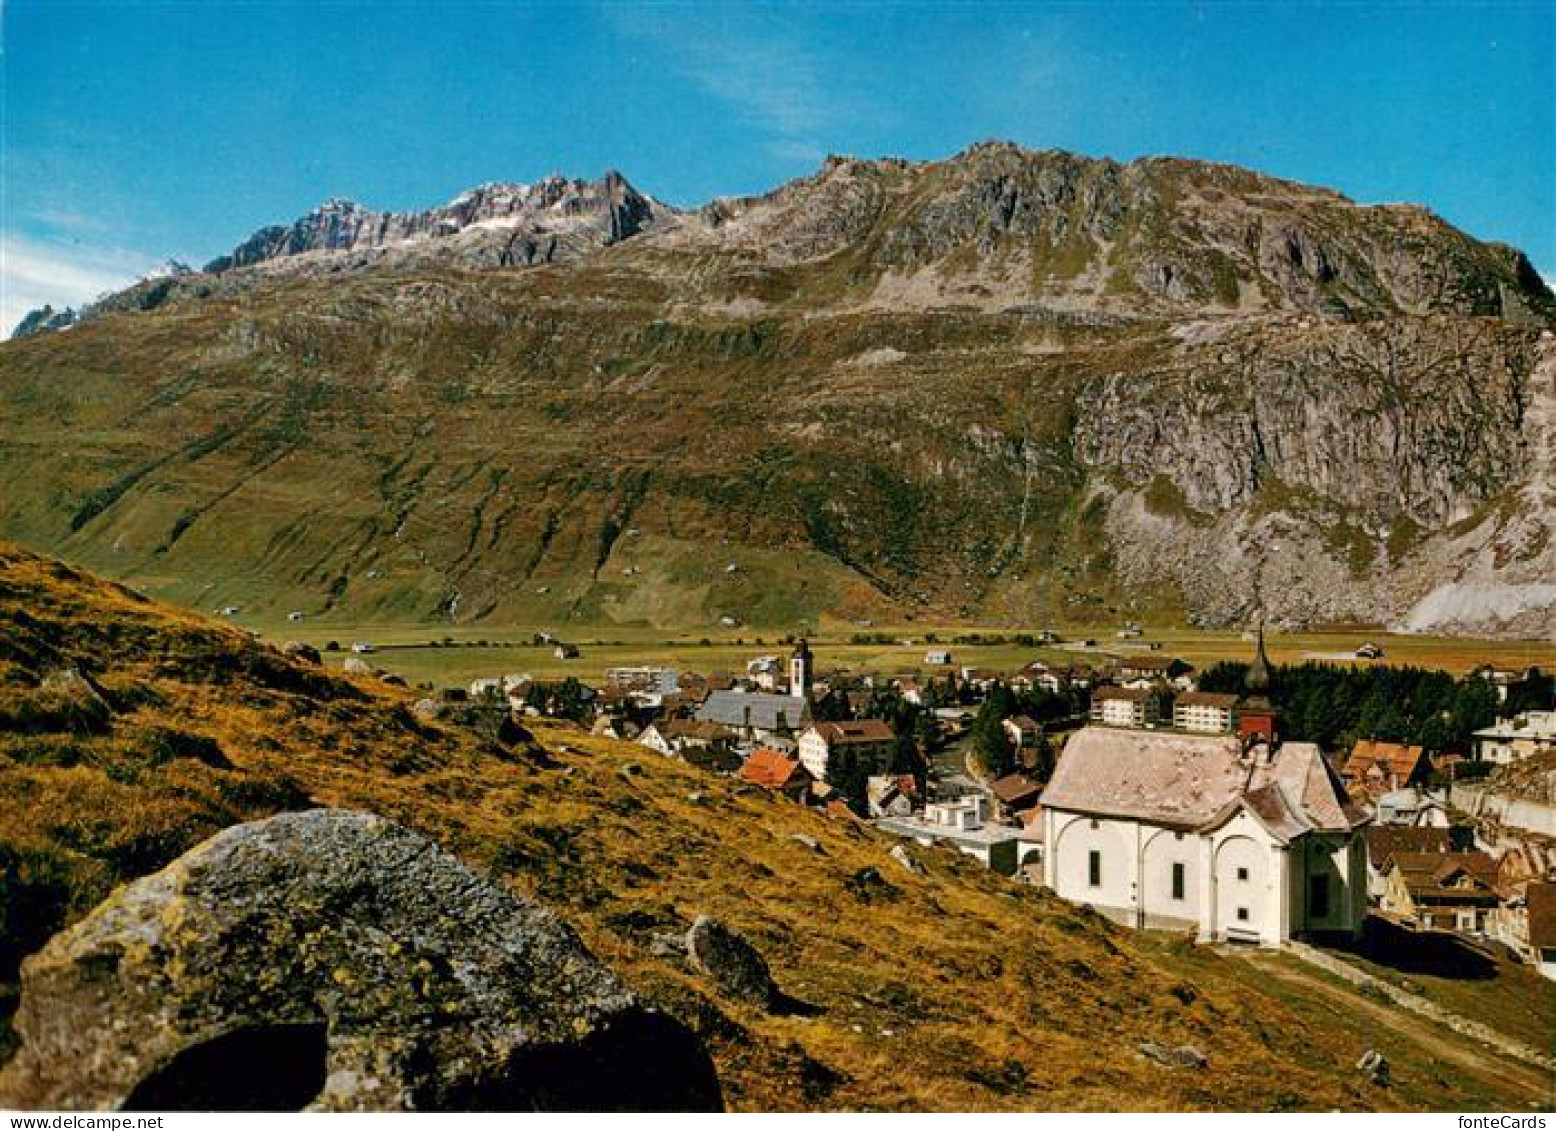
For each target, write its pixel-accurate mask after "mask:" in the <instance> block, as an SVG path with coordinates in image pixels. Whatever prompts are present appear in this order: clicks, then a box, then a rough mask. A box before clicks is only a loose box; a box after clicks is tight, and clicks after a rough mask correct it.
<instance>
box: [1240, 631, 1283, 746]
mask: <svg viewBox="0 0 1556 1131" xmlns="http://www.w3.org/2000/svg"><path fill="white" fill-rule="evenodd" d="M1275 717H1276V716H1275V707H1274V705H1273V704H1272V703H1271V702H1270V657H1269V656H1268V655H1267V654H1266V653H1265V651H1264V618H1263V617H1262V616H1261V617H1260V618H1259V636H1258V643H1257V644H1256V645H1255V647H1254V653H1253V662H1252V663H1250V664H1249V665H1248V672H1247V674H1246V675H1244V676H1243V695H1242V698H1241V699H1239V700H1238V701H1237V733H1238V735H1239V736H1241V737H1242V738H1244V739H1247V738H1249V737H1252V736H1254V735H1258V736H1260V737H1262V738H1263V739H1264V741H1265V742H1267V743H1269V744H1270V745H1271V746H1273V745H1274V744H1275Z"/></svg>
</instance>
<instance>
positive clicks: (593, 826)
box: [0, 544, 1548, 1110]
mask: <svg viewBox="0 0 1556 1131" xmlns="http://www.w3.org/2000/svg"><path fill="white" fill-rule="evenodd" d="M0 797H3V798H4V799H5V802H6V803H5V804H4V805H0V915H3V919H0V986H7V987H10V988H8V989H5V990H0V1002H3V1003H4V1004H3V1005H0V1018H4V1017H7V1016H9V1013H10V1012H11V1010H12V1009H13V1008H14V997H12V998H7V997H5V994H7V993H10V994H13V995H14V980H15V974H16V969H17V962H18V960H19V959H20V958H21V957H22V956H23V955H24V954H25V953H27V952H29V951H31V950H33V949H35V948H36V947H37V946H38V945H39V944H40V943H41V942H42V941H43V940H44V938H46V937H47V936H48V934H49V933H50V932H52V931H54V930H56V929H58V928H59V927H60V926H61V925H63V924H65V923H68V922H71V921H74V920H75V919H77V918H79V917H80V916H81V915H82V914H83V913H84V912H85V911H86V910H88V909H89V908H90V907H91V906H93V905H94V904H95V903H96V902H97V901H98V900H100V899H101V898H102V897H103V896H104V895H106V894H107V893H108V892H109V891H110V890H111V889H112V888H113V886H114V885H115V884H117V883H121V882H123V881H125V880H127V879H129V878H131V877H134V876H139V875H143V874H146V873H148V872H150V871H152V870H154V869H156V868H158V867H160V866H161V865H163V864H165V863H167V862H168V861H169V860H171V859H173V858H174V857H175V856H176V855H178V854H179V853H181V852H183V851H184V850H186V849H187V848H189V847H191V846H192V845H194V844H195V843H197V842H198V841H200V840H201V839H203V838H204V837H206V836H208V835H210V834H211V833H212V832H214V831H215V830H217V829H219V828H222V827H224V826H226V825H229V824H231V823H233V822H236V821H241V820H245V819H249V818H253V817H257V816H260V815H262V814H266V813H272V812H276V811H279V810H282V809H287V808H297V807H305V806H312V805H329V806H343V807H350V808H358V809H368V810H372V811H375V812H378V813H382V814H384V815H386V816H388V817H391V818H393V819H395V820H398V821H401V822H404V823H405V824H407V825H410V826H412V827H414V828H417V829H419V830H422V831H424V832H426V833H428V834H429V835H431V836H433V837H434V838H436V839H437V840H438V841H440V842H441V843H443V844H445V845H446V846H448V847H449V848H450V849H452V850H453V851H454V852H456V853H457V854H459V855H460V856H461V857H462V858H463V859H465V860H466V861H467V862H469V863H471V864H473V865H475V866H477V867H479V868H481V869H484V870H486V871H488V872H489V873H490V874H492V875H494V876H496V877H498V878H500V879H501V880H502V881H503V882H505V883H508V884H510V885H512V886H513V887H514V888H515V889H516V890H518V891H520V892H522V893H524V894H526V895H529V896H532V897H534V898H535V899H537V900H539V901H541V902H542V903H544V904H546V905H548V906H550V907H552V908H554V909H555V910H556V911H558V912H559V913H560V914H562V915H563V916H564V917H565V918H567V919H568V920H569V921H571V922H572V923H573V924H575V925H576V926H577V927H578V929H579V930H580V932H581V933H582V935H583V936H584V938H585V939H586V941H587V942H588V944H589V945H590V947H591V948H592V949H593V950H594V951H595V952H596V953H597V954H598V955H599V956H600V957H601V958H602V959H603V960H604V961H605V962H607V963H608V964H609V965H611V966H612V967H613V968H615V969H616V971H617V972H618V973H620V974H621V975H623V976H624V977H625V979H626V980H627V981H628V982H629V983H631V984H632V985H633V986H635V987H636V988H638V989H639V990H641V991H642V992H643V993H644V994H646V995H648V996H649V997H652V998H654V999H656V1000H657V1001H658V1002H660V1003H661V1004H662V1005H663V1006H664V1007H665V1008H666V1009H668V1010H670V1011H672V1012H673V1013H675V1014H676V1015H677V1016H679V1017H681V1018H683V1019H685V1020H686V1021H687V1022H688V1023H690V1024H692V1025H693V1026H695V1027H696V1028H697V1029H698V1031H699V1032H701V1033H702V1034H703V1036H704V1039H705V1040H706V1042H707V1043H708V1046H709V1048H710V1051H711V1052H712V1054H713V1056H714V1059H715V1061H716V1063H717V1065H718V1069H719V1072H720V1074H721V1077H722V1080H723V1084H724V1089H725V1094H726V1096H727V1098H728V1100H729V1102H730V1103H731V1105H732V1106H734V1107H737V1108H741V1109H756V1108H829V1109H836V1108H885V1109H908V1108H937V1109H954V1108H992V1109H1014V1108H1120V1107H1122V1108H1143V1109H1172V1108H1233V1109H1263V1108H1308V1109H1316V1110H1324V1109H1331V1108H1369V1109H1370V1108H1396V1107H1407V1108H1422V1107H1425V1108H1437V1109H1442V1110H1465V1109H1475V1108H1493V1107H1494V1108H1498V1109H1502V1110H1507V1109H1513V1108H1518V1107H1522V1106H1524V1105H1526V1104H1529V1103H1539V1102H1541V1101H1542V1100H1543V1099H1547V1098H1548V1097H1545V1096H1543V1095H1542V1084H1541V1081H1540V1079H1539V1078H1538V1075H1536V1077H1535V1078H1534V1079H1533V1080H1531V1079H1530V1074H1529V1073H1528V1072H1524V1071H1520V1070H1519V1069H1518V1068H1517V1066H1516V1065H1509V1064H1507V1063H1505V1062H1504V1060H1503V1059H1502V1058H1499V1057H1497V1056H1496V1055H1494V1054H1489V1053H1485V1054H1483V1053H1480V1052H1478V1051H1477V1050H1476V1049H1475V1048H1474V1047H1473V1046H1469V1045H1465V1044H1463V1043H1462V1042H1461V1041H1460V1039H1459V1038H1455V1037H1453V1036H1451V1035H1450V1034H1448V1033H1447V1032H1446V1031H1441V1030H1436V1029H1433V1028H1431V1027H1423V1026H1422V1025H1420V1024H1419V1023H1416V1024H1413V1025H1412V1024H1401V1025H1400V1026H1399V1027H1397V1028H1395V1027H1394V1026H1392V1025H1391V1024H1390V1023H1389V1022H1388V1020H1387V1014H1386V1012H1385V1013H1384V1017H1385V1019H1384V1020H1383V1021H1381V1022H1380V1021H1379V1020H1377V1019H1376V1018H1374V1017H1372V1016H1371V1014H1365V1015H1364V1014H1363V1013H1361V1012H1353V1011H1351V1010H1350V1009H1348V1008H1347V1007H1346V1006H1345V1005H1343V1004H1342V1005H1341V1006H1339V1007H1337V1006H1336V1005H1335V1004H1334V1002H1333V1001H1332V1000H1330V999H1329V998H1326V999H1325V1000H1324V1002H1323V1003H1322V1004H1315V1003H1314V1002H1310V1001H1308V1000H1307V999H1306V998H1305V997H1303V995H1302V994H1301V993H1295V994H1294V993H1293V992H1292V991H1291V989H1290V987H1289V986H1286V985H1283V984H1282V983H1281V982H1280V979H1278V978H1277V979H1273V980H1272V979H1271V978H1270V977H1268V976H1266V975H1265V974H1263V973H1262V972H1261V971H1259V970H1258V969H1257V968H1256V967H1255V966H1254V965H1253V964H1251V963H1248V962H1246V961H1245V960H1244V959H1242V958H1238V957H1229V956H1222V955H1218V954H1216V953H1213V952H1210V951H1203V950H1198V949H1195V948H1193V947H1191V946H1189V945H1187V944H1186V943H1184V942H1182V941H1181V940H1175V939H1172V938H1164V937H1161V936H1145V935H1135V934H1130V933H1128V932H1125V931H1122V930H1119V929H1116V928H1114V927H1112V926H1110V925H1108V924H1106V923H1105V922H1103V921H1102V920H1101V919H1100V918H1098V917H1097V916H1095V915H1093V914H1091V913H1089V912H1087V911H1085V910H1082V909H1079V908H1076V907H1073V906H1070V905H1067V904H1063V903H1060V902H1059V901H1057V900H1055V899H1053V898H1051V897H1050V896H1048V895H1046V894H1043V893H1040V892H1038V891H1036V890H1034V889H1032V888H1029V887H1025V886H1021V885H1017V884H1014V883H1011V882H1009V881H1005V880H1002V879H999V878H997V877H994V876H992V875H990V874H988V873H986V872H983V871H981V870H980V869H978V868H977V867H976V866H975V865H973V864H972V863H971V862H964V861H963V860H962V859H961V858H958V857H954V856H952V855H948V854H943V853H938V852H923V853H919V854H918V855H919V856H920V859H921V860H922V861H923V862H924V864H925V865H926V867H927V874H925V875H922V876H919V875H913V874H910V873H909V872H907V871H906V870H905V869H902V868H901V867H899V866H898V865H897V864H896V863H895V862H894V861H892V860H891V858H890V857H889V856H888V855H887V850H888V848H889V844H890V842H888V841H886V840H884V839H882V838H881V837H879V836H878V835H876V834H874V833H873V832H871V831H869V830H866V829H863V828H860V827H857V826H855V825H852V824H845V823H836V822H829V821H827V820H825V819H823V818H821V817H819V816H816V815H814V814H811V813H808V812H806V811H805V810H803V809H801V808H800V807H798V806H795V805H792V804H789V803H787V802H783V801H778V800H774V799H772V798H770V797H768V796H766V795H764V794H762V793H760V792H754V791H752V790H751V789H749V788H739V787H737V786H736V785H735V784H734V783H733V782H731V781H730V780H728V779H720V778H715V777H710V776H706V775H704V774H702V773H700V772H698V771H696V770H694V769H691V768H689V767H685V766H682V765H680V764H678V763H674V762H670V761H668V760H665V759H661V758H658V757H656V756H654V755H652V754H651V753H649V752H647V751H645V750H643V749H642V748H640V747H634V746H629V745H624V744H619V743H613V742H610V741H606V740H599V739H593V738H590V737H588V736H586V735H585V734H583V733H582V732H580V731H578V730H577V729H575V728H572V727H569V726H565V725H561V724H543V723H542V724H537V725H536V726H535V727H534V735H533V740H530V739H525V738H523V737H522V736H519V735H514V734H512V733H507V734H503V733H501V732H498V731H497V730H495V729H492V730H491V731H490V734H489V735H486V736H483V735H481V734H478V733H476V732H475V731H473V730H466V729H461V728H455V727H451V726H447V725H443V724H437V725H433V724H429V723H425V722H423V721H421V720H420V719H419V718H418V716H416V715H415V714H414V713H413V712H412V711H410V710H409V708H408V700H407V699H406V697H405V693H403V692H402V691H399V690H397V689H394V688H391V687H386V686H381V685H379V684H377V683H375V682H374V681H372V680H363V681H360V682H353V681H351V680H348V679H345V678H340V677H337V676H334V675H330V674H326V673H324V672H322V671H321V670H320V669H319V668H317V667H314V666H310V665H307V664H299V663H294V662H292V661H291V660H288V659H285V658H283V657H282V656H281V655H280V654H279V653H277V652H276V651H274V650H272V649H270V648H268V647H266V646H263V645H261V644H259V643H257V642H256V641H254V640H253V639H252V638H250V637H248V636H247V635H245V634H243V633H241V632H238V631H236V630H234V629H232V628H230V627H228V626H224V625H220V624H214V623H209V622H206V621H203V620H200V619H198V618H196V617H193V616H191V615H188V614H185V613H182V612H178V611H175V610H172V609H170V608H167V607H164V606H161V605H158V604H155V603H152V602H150V601H148V600H146V599H144V598H142V597H140V596H138V595H137V594H135V593H133V592H131V591H129V590H126V589H124V588H121V587H120V586H118V585H115V584H113V583H109V582H106V581H103V580H101V579H99V578H97V577H94V576H92V575H89V574H85V573H82V572H79V571H77V570H75V569H72V568H70V567H67V566H64V565H62V564H60V563H58V562H55V561H51V560H49V559H47V558H43V557H39V556H36V555H34V554H31V553H29V552H26V551H24V550H22V549H20V548H18V547H15V546H13V545H4V544H0ZM795 832H803V833H805V834H808V835H809V836H812V837H814V838H815V839H816V840H817V841H818V842H819V843H820V846H821V847H820V851H813V850H811V849H810V848H808V847H806V846H805V845H803V844H801V843H799V842H797V841H795V840H793V839H791V834H793V833H795ZM869 869H876V870H877V871H878V878H872V877H871V876H870V874H869V872H868V870H869ZM702 912H707V913H711V914H714V915H716V916H718V917H720V918H721V919H723V920H724V921H726V922H728V923H730V924H732V925H734V926H736V927H737V928H738V929H739V930H741V931H742V932H744V933H745V934H746V935H747V936H748V937H749V938H750V939H752V941H753V942H755V944H756V945H757V946H758V947H759V948H760V949H761V950H762V951H763V953H764V954H765V955H766V957H767V959H768V960H769V962H770V963H771V964H772V966H773V968H774V971H775V973H776V975H777V978H778V981H779V983H780V985H781V987H782V988H783V990H784V991H785V992H786V993H787V994H789V995H791V996H792V997H794V998H796V999H798V1000H800V1001H802V1002H804V1003H807V1004H808V1006H809V1007H810V1008H808V1009H802V1010H795V1011H793V1012H791V1013H789V1014H786V1015H773V1014H767V1013H763V1012H761V1011H760V1010H756V1009H753V1008H752V1007H751V1006H749V1005H745V1004H742V1003H740V1002H739V1001H736V1000H730V999H726V998H725V997H723V996H721V994H720V992H719V991H717V990H716V989H714V988H712V987H711V986H710V985H709V984H708V983H706V982H704V981H703V980H701V979H700V978H698V977H696V976H694V975H693V974H692V973H691V972H689V970H688V969H687V968H685V967H684V965H683V964H682V963H681V961H680V960H678V959H676V958H672V957H663V956H659V955H656V953H655V951H654V948H653V938H654V935H655V934H657V933H661V932H669V931H677V930H682V929H684V928H685V927H686V926H687V925H688V924H689V923H690V921H691V920H692V918H693V917H694V916H695V915H697V914H698V913H702ZM1526 991H1527V987H1525V992H1526ZM1331 992H1332V993H1333V994H1339V995H1341V996H1342V999H1343V997H1344V995H1345V994H1348V993H1349V992H1350V991H1348V990H1345V989H1343V988H1340V989H1334V990H1332V991H1331ZM1508 992H1509V993H1514V994H1516V993H1518V992H1520V991H1519V990H1517V989H1516V988H1514V987H1509V988H1508ZM1356 1000H1357V1001H1358V1002H1360V999H1356ZM1363 1004H1364V1003H1363ZM1370 1009H1371V1011H1372V1013H1379V1012H1384V1011H1380V1010H1378V1008H1377V1006H1376V1005H1375V1004H1373V1005H1372V1006H1371V1007H1370ZM3 1032H4V1029H3V1021H0V1033H3ZM8 1040H9V1038H8V1037H6V1036H0V1058H3V1057H4V1056H6V1055H7V1052H8V1051H9V1050H8V1048H7V1041H8ZM1142 1041H1157V1042H1160V1043H1163V1044H1167V1045H1177V1044H1180V1043H1186V1044H1191V1045H1193V1046H1195V1047H1196V1048H1197V1049H1199V1050H1200V1051H1201V1052H1203V1053H1204V1054H1205V1055H1206V1057H1207V1058H1208V1067H1207V1068H1206V1069H1203V1070H1192V1069H1169V1068H1165V1067H1162V1066H1160V1065H1157V1064H1155V1063H1153V1062H1151V1061H1149V1060H1147V1059H1146V1058H1144V1057H1143V1056H1141V1055H1140V1054H1139V1052H1138V1046H1139V1045H1140V1043H1141V1042H1142ZM1445 1042H1446V1043H1447V1045H1448V1046H1451V1048H1452V1052H1453V1067H1452V1068H1451V1069H1446V1068H1444V1067H1443V1065H1442V1063H1441V1062H1440V1060H1439V1056H1440V1054H1441V1052H1442V1050H1443V1048H1444V1047H1445V1045H1444V1043H1445ZM1367 1047H1378V1048H1380V1049H1382V1050H1383V1051H1384V1053H1385V1054H1386V1055H1387V1056H1388V1057H1389V1058H1390V1061H1391V1062H1392V1063H1393V1065H1394V1081H1395V1083H1394V1086H1393V1087H1392V1088H1390V1089H1380V1088H1378V1087H1376V1086H1375V1085H1373V1084H1371V1083H1368V1082H1367V1081H1365V1080H1364V1078H1363V1077H1362V1076H1361V1075H1359V1074H1358V1073H1356V1072H1355V1071H1354V1070H1353V1065H1354V1063H1355V1061H1356V1059H1357V1057H1358V1056H1359V1055H1360V1054H1361V1052H1362V1051H1363V1050H1364V1049H1365V1048H1367Z"/></svg>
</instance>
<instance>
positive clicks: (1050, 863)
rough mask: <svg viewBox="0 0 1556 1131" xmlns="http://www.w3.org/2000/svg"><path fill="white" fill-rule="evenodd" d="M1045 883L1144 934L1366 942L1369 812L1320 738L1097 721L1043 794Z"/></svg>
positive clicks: (1275, 942) (1073, 745)
mask: <svg viewBox="0 0 1556 1131" xmlns="http://www.w3.org/2000/svg"><path fill="white" fill-rule="evenodd" d="M1042 808H1043V818H1044V831H1043V843H1044V845H1045V846H1046V848H1045V858H1044V863H1043V868H1044V882H1045V883H1046V884H1047V886H1048V887H1050V888H1052V889H1053V890H1054V891H1055V892H1056V893H1057V894H1059V895H1060V896H1062V897H1064V898H1065V899H1070V900H1073V901H1075V902H1077V903H1086V904H1089V905H1091V906H1092V907H1095V908H1096V909H1097V910H1098V911H1099V912H1101V913H1102V914H1104V915H1107V916H1109V917H1110V918H1113V919H1115V920H1117V921H1119V922H1122V923H1125V924H1127V925H1130V926H1136V927H1165V928H1172V929H1186V928H1193V929H1195V930H1196V931H1197V933H1198V937H1199V938H1200V939H1201V940H1233V941H1247V942H1258V943H1260V944H1263V945H1266V946H1279V945H1280V944H1281V943H1283V942H1285V941H1286V940H1287V939H1289V938H1292V937H1295V936H1301V935H1343V936H1350V937H1355V936H1356V935H1358V934H1359V933H1360V931H1361V926H1362V921H1363V919H1364V917H1365V915H1366V896H1367V861H1366V846H1365V843H1364V842H1363V840H1362V838H1361V835H1360V829H1361V828H1362V826H1363V825H1365V824H1366V822H1367V819H1368V818H1367V815H1366V813H1365V812H1363V811H1362V810H1361V809H1360V808H1359V807H1357V806H1356V805H1355V804H1354V803H1353V802H1352V801H1351V800H1350V798H1349V797H1347V796H1346V793H1345V790H1344V787H1343V786H1342V785H1341V784H1340V781H1339V779H1338V778H1337V777H1336V776H1335V774H1334V771H1333V770H1331V769H1330V768H1329V765H1328V763H1326V762H1325V761H1324V759H1323V755H1322V754H1321V753H1320V752H1319V749H1318V747H1316V746H1314V745H1312V744H1310V743H1296V742H1288V743H1274V744H1272V743H1265V742H1260V741H1254V742H1250V743H1248V744H1247V745H1245V744H1244V743H1243V742H1242V741H1240V740H1239V739H1238V738H1237V737H1236V736H1234V735H1230V734H1227V735H1221V734H1216V735H1209V734H1204V735H1201V734H1184V733H1179V732H1176V731H1143V730H1127V729H1121V728H1116V727H1103V726H1089V727H1086V728H1084V729H1082V730H1080V731H1078V732H1077V733H1076V734H1075V735H1073V736H1072V737H1071V738H1070V741H1069V742H1068V743H1067V744H1066V745H1065V748H1064V752H1063V754H1062V755H1061V756H1060V758H1059V765H1058V767H1057V769H1056V770H1055V771H1054V776H1053V780H1052V781H1050V782H1049V783H1048V788H1047V789H1046V790H1044V792H1043V805H1042Z"/></svg>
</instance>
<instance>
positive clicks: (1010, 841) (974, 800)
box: [876, 794, 1022, 876]
mask: <svg viewBox="0 0 1556 1131" xmlns="http://www.w3.org/2000/svg"><path fill="white" fill-rule="evenodd" d="M876 826H877V827H878V828H880V829H882V830H884V831H886V832H889V833H893V834H895V835H897V836H900V837H906V838H908V839H911V840H914V841H917V842H918V843H919V844H923V845H932V844H945V845H949V846H951V847H952V848H955V849H956V850H957V851H958V852H960V853H962V854H963V855H964V856H971V857H973V859H975V860H977V861H978V862H979V863H980V864H982V865H983V866H984V867H985V868H988V869H989V870H991V871H994V872H998V873H999V874H1000V875H1002V876H1013V875H1015V873H1016V868H1017V866H1018V864H1019V856H1020V849H1021V840H1022V831H1021V830H1020V829H1015V828H1011V827H1009V826H1008V825H992V824H990V823H989V799H988V798H987V797H984V796H982V795H981V794H968V795H967V796H965V797H958V798H957V799H956V800H955V801H941V802H934V803H932V804H930V805H926V806H925V807H924V815H923V816H922V817H888V818H885V819H884V820H880V821H877V822H876Z"/></svg>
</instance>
